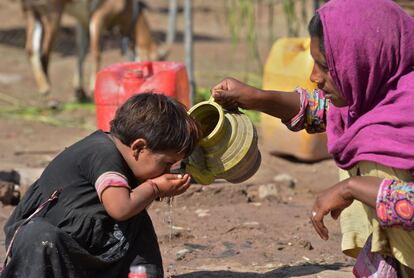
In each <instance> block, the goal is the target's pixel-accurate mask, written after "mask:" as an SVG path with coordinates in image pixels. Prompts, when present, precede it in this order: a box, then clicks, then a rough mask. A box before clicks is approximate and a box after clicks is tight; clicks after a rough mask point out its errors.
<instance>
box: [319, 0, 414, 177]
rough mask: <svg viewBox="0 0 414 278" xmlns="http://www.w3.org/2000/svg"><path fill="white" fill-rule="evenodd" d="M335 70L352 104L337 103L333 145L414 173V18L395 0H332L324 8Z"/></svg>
mask: <svg viewBox="0 0 414 278" xmlns="http://www.w3.org/2000/svg"><path fill="white" fill-rule="evenodd" d="M318 12H319V15H320V18H321V21H322V25H323V31H324V40H325V41H324V46H325V53H326V60H327V63H328V67H329V71H330V73H331V75H332V77H333V79H334V81H335V82H336V85H337V86H338V88H339V90H340V91H341V93H342V94H343V95H344V97H345V98H346V99H347V101H348V103H349V106H348V107H345V108H337V107H335V106H333V105H332V104H331V106H330V107H329V109H330V110H329V113H328V124H327V133H328V150H329V152H330V153H331V154H332V155H333V157H334V159H335V161H336V163H337V165H338V166H339V167H341V168H343V169H349V168H351V167H352V166H353V165H354V164H355V163H357V162H358V161H362V160H367V161H374V162H377V163H379V164H382V165H385V166H390V167H395V168H399V169H406V170H410V171H411V173H413V174H414V19H413V18H411V17H410V16H408V15H407V14H406V13H405V12H403V11H402V10H401V8H400V7H399V6H398V5H397V4H395V3H394V2H392V1H388V0H331V1H329V2H328V3H327V4H325V5H324V6H323V7H321V8H320V9H319V10H318Z"/></svg>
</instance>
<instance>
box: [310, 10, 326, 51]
mask: <svg viewBox="0 0 414 278" xmlns="http://www.w3.org/2000/svg"><path fill="white" fill-rule="evenodd" d="M308 31H309V35H310V36H311V37H317V38H318V39H319V49H320V51H321V52H322V53H325V45H324V38H323V25H322V21H321V17H320V16H319V13H316V14H315V15H314V16H313V17H312V19H311V20H310V22H309V25H308Z"/></svg>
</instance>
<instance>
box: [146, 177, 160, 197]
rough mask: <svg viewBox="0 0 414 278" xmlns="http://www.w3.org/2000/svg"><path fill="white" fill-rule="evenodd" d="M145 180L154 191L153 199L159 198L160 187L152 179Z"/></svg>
mask: <svg viewBox="0 0 414 278" xmlns="http://www.w3.org/2000/svg"><path fill="white" fill-rule="evenodd" d="M147 182H148V183H149V184H150V185H151V187H152V190H153V191H154V195H155V199H158V198H160V197H161V191H160V188H159V187H158V185H157V184H156V183H155V182H154V181H152V180H147Z"/></svg>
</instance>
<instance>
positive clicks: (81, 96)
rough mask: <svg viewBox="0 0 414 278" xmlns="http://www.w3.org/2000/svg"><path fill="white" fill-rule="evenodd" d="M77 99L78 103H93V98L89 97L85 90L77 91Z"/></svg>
mask: <svg viewBox="0 0 414 278" xmlns="http://www.w3.org/2000/svg"><path fill="white" fill-rule="evenodd" d="M75 97H76V101H77V102H79V103H89V102H92V98H91V97H90V96H88V95H87V94H86V92H85V90H84V89H82V88H80V89H76V90H75Z"/></svg>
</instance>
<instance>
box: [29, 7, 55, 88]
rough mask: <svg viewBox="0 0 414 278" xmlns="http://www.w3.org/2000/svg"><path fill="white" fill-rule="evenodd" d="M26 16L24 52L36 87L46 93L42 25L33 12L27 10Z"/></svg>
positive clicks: (46, 77) (47, 84) (47, 85)
mask: <svg viewBox="0 0 414 278" xmlns="http://www.w3.org/2000/svg"><path fill="white" fill-rule="evenodd" d="M25 18H26V34H27V35H26V45H25V48H26V52H27V54H28V56H29V61H30V64H31V67H32V71H33V75H34V78H35V82H36V85H37V89H38V91H39V92H40V93H41V94H48V93H49V91H50V83H49V78H48V76H47V71H45V70H44V65H43V63H42V58H41V57H42V45H43V37H44V32H45V31H44V27H43V23H42V21H41V20H40V19H39V18H38V17H37V16H36V15H35V14H34V12H31V11H27V12H26V13H25Z"/></svg>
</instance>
